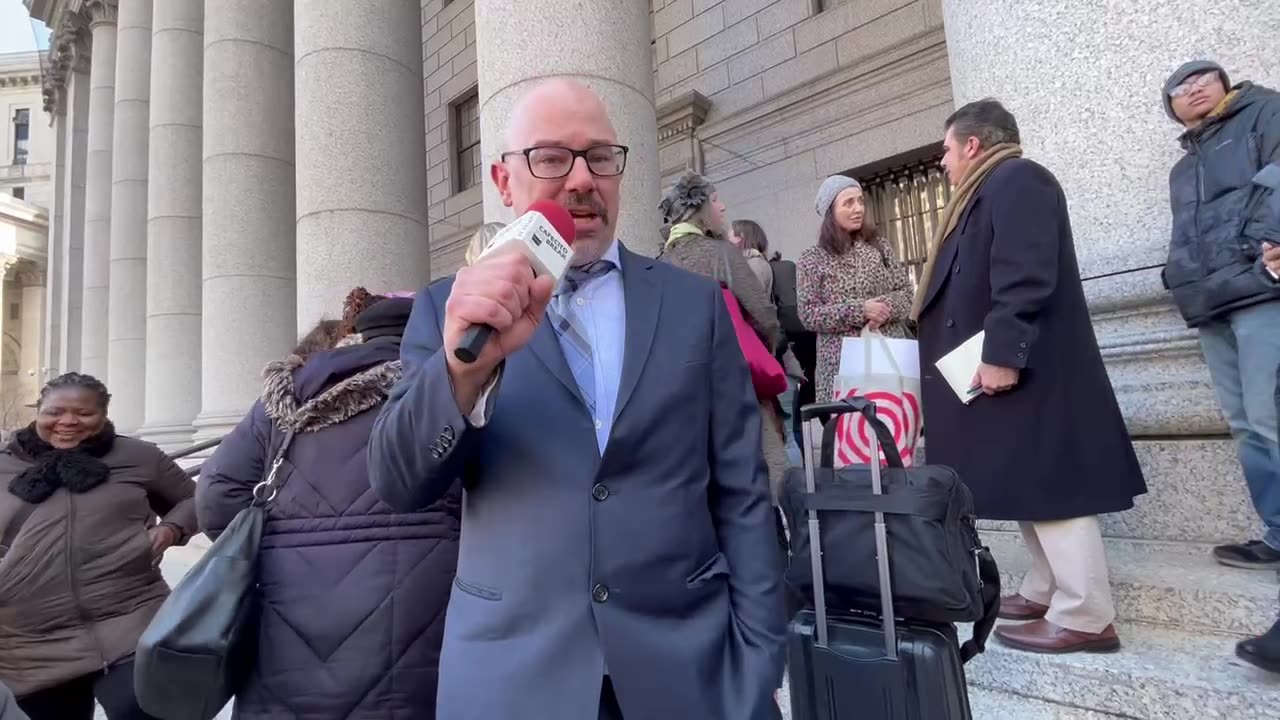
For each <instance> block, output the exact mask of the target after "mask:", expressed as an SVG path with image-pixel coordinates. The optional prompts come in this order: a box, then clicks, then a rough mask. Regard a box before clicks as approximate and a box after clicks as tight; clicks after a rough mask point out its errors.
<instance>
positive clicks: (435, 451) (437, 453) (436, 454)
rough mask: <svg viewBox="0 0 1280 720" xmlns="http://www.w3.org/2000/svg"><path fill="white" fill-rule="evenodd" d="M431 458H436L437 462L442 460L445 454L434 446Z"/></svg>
mask: <svg viewBox="0 0 1280 720" xmlns="http://www.w3.org/2000/svg"><path fill="white" fill-rule="evenodd" d="M431 457H433V458H435V459H436V460H439V459H440V458H442V457H444V453H442V452H440V448H438V447H434V446H433V447H432V448H431Z"/></svg>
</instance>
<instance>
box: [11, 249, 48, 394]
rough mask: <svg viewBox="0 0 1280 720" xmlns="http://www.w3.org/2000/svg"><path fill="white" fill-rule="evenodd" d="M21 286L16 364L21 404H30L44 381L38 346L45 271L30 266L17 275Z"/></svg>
mask: <svg viewBox="0 0 1280 720" xmlns="http://www.w3.org/2000/svg"><path fill="white" fill-rule="evenodd" d="M18 282H19V284H20V285H21V286H22V310H21V313H22V320H21V322H22V327H21V328H20V334H19V336H18V337H19V338H20V339H21V342H22V355H21V358H20V362H19V363H18V381H19V384H20V385H21V387H22V403H23V404H26V403H33V402H35V401H36V398H37V396H39V394H40V388H41V386H43V385H44V379H43V378H42V377H41V372H40V354H41V352H40V350H41V348H40V346H41V342H42V341H43V339H44V338H43V337H42V335H43V332H42V331H43V328H44V324H45V319H44V316H45V304H44V299H45V290H44V286H45V272H44V271H43V270H41V269H40V268H37V267H30V268H29V269H27V270H23V271H21V272H19V273H18Z"/></svg>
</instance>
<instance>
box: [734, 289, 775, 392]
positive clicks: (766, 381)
mask: <svg viewBox="0 0 1280 720" xmlns="http://www.w3.org/2000/svg"><path fill="white" fill-rule="evenodd" d="M720 292H722V293H724V302H725V305H726V306H728V308H729V317H730V318H732V319H733V331H734V332H735V333H737V335H738V347H740V348H742V355H743V357H745V358H746V359H747V367H748V368H750V369H751V384H752V386H754V387H755V389H756V397H758V398H760V399H762V400H763V399H766V398H771V397H776V396H778V395H780V394H781V393H783V392H785V391H786V389H787V373H786V371H785V370H783V369H782V363H780V362H778V359H777V358H775V357H774V356H773V353H771V352H769V348H767V347H765V345H764V342H762V341H761V340H760V336H759V335H756V331H755V330H752V329H751V325H750V324H749V323H748V322H747V319H746V317H744V316H743V314H742V306H741V305H739V304H738V298H736V297H734V294H733V291H732V290H730V289H729V288H727V287H723V284H722V285H721V288H720Z"/></svg>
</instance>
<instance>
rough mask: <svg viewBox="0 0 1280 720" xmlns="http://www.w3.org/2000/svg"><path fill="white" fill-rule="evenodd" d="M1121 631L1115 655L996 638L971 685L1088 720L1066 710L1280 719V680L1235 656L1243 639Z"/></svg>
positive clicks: (1176, 718)
mask: <svg viewBox="0 0 1280 720" xmlns="http://www.w3.org/2000/svg"><path fill="white" fill-rule="evenodd" d="M1117 630H1118V631H1119V633H1120V639H1121V642H1122V643H1124V648H1123V649H1122V650H1121V651H1120V652H1118V653H1114V654H1089V653H1075V654H1070V655H1038V654H1034V653H1026V652H1021V651H1017V650H1012V649H1010V648H1006V647H1004V646H1002V645H1000V644H999V643H997V642H994V641H993V642H992V643H991V644H989V645H988V646H987V651H986V652H985V653H983V654H982V655H981V656H979V657H977V658H974V660H973V661H972V662H970V663H969V664H968V665H967V666H966V668H965V670H966V672H967V674H968V679H969V685H970V687H971V688H978V689H980V690H994V691H998V692H1002V693H1009V694H1013V695H1017V696H1020V697H1023V698H1033V699H1035V700H1037V701H1040V702H1043V703H1050V704H1053V705H1057V706H1065V707H1059V708H1058V709H1057V710H1058V711H1059V712H1061V713H1064V714H1061V715H1058V716H1057V717H1064V718H1067V717H1070V718H1075V717H1089V716H1088V715H1076V714H1066V713H1069V712H1073V711H1072V710H1071V709H1073V708H1074V709H1076V710H1080V711H1093V712H1097V713H1104V715H1103V717H1107V715H1105V713H1111V714H1112V715H1117V716H1120V717H1124V718H1141V719H1143V720H1148V719H1149V720H1207V719H1209V718H1213V719H1215V720H1246V719H1253V718H1256V719H1259V720H1262V719H1270V718H1280V677H1275V676H1271V675H1268V674H1267V673H1264V672H1263V671H1261V670H1257V669H1255V668H1253V667H1252V666H1249V665H1248V664H1246V663H1244V662H1242V661H1240V660H1238V659H1236V657H1235V654H1234V646H1235V643H1236V641H1237V640H1238V639H1239V638H1238V636H1235V635H1227V634H1214V633H1207V632H1203V631H1198V632H1190V631H1186V630H1178V629H1174V628H1170V627H1164V626H1155V625H1147V624H1143V623H1118V624H1117ZM967 633H968V629H967V628H964V629H962V630H961V636H962V637H964V636H965V635H967ZM974 717H975V718H979V717H982V716H981V715H979V714H977V713H976V712H975V714H974ZM1049 717H1054V716H1053V715H1050V716H1049Z"/></svg>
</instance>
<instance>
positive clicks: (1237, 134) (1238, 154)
mask: <svg viewBox="0 0 1280 720" xmlns="http://www.w3.org/2000/svg"><path fill="white" fill-rule="evenodd" d="M1235 91H1236V93H1237V94H1236V96H1235V97H1234V98H1232V99H1231V101H1230V103H1229V104H1228V105H1227V108H1226V110H1225V111H1224V112H1223V113H1222V114H1221V115H1219V116H1218V117H1216V118H1213V119H1211V120H1209V121H1207V122H1206V123H1204V124H1203V125H1201V126H1200V127H1198V128H1196V129H1194V130H1188V131H1187V132H1186V133H1184V134H1183V135H1182V147H1183V149H1184V150H1186V152H1187V154H1186V155H1185V156H1183V158H1182V159H1181V160H1179V161H1178V162H1177V164H1175V165H1174V166H1173V170H1172V171H1171V172H1170V173H1169V195H1170V204H1171V206H1172V209H1173V237H1172V239H1171V241H1170V243H1169V259H1168V261H1167V263H1166V264H1165V268H1164V273H1163V277H1164V284H1165V287H1167V288H1169V290H1171V291H1172V292H1173V299H1174V302H1175V303H1176V304H1177V306H1178V310H1179V312H1181V313H1182V317H1183V319H1184V320H1186V322H1187V325H1188V326H1190V327H1196V326H1199V325H1203V324H1204V323H1206V322H1208V321H1210V320H1213V319H1215V318H1218V317H1222V316H1224V315H1226V314H1228V313H1230V312H1232V311H1233V310H1238V309H1240V308H1242V307H1246V306H1249V305H1254V304H1257V303H1260V302H1265V301H1268V300H1274V299H1277V298H1280V285H1278V284H1276V283H1273V282H1271V281H1270V280H1269V279H1268V278H1266V277H1265V276H1264V275H1263V274H1261V273H1259V272H1257V271H1256V266H1257V263H1258V258H1259V256H1260V255H1261V252H1262V243H1263V241H1266V240H1269V241H1271V242H1273V243H1280V212H1277V210H1276V198H1277V196H1280V188H1277V187H1275V186H1274V184H1273V186H1272V187H1267V186H1265V185H1260V184H1256V183H1255V177H1256V176H1257V174H1258V172H1259V171H1260V170H1262V168H1264V167H1265V166H1266V165H1268V164H1280V93H1277V92H1275V91H1274V90H1269V89H1267V88H1264V87H1261V86H1258V85H1253V84H1251V83H1241V84H1240V85H1237V86H1236V88H1235Z"/></svg>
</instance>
